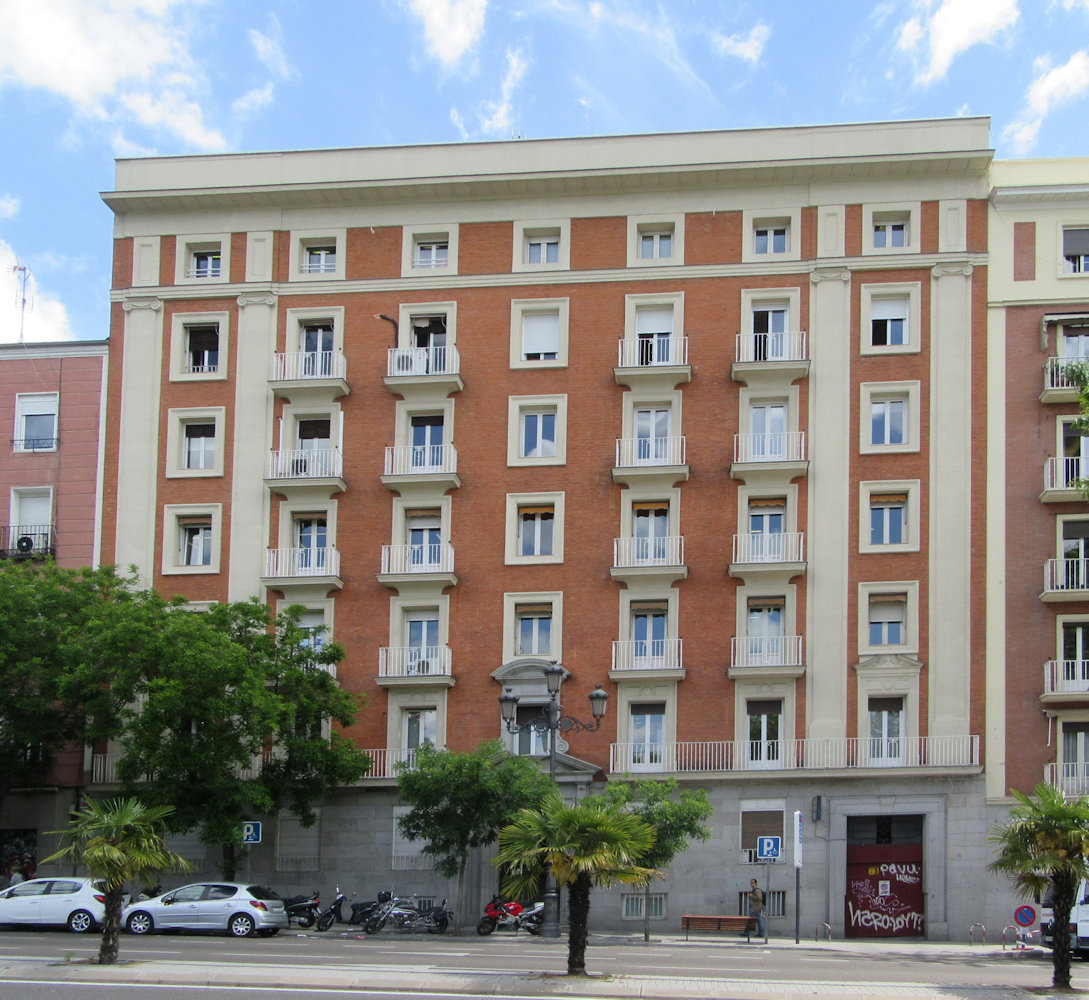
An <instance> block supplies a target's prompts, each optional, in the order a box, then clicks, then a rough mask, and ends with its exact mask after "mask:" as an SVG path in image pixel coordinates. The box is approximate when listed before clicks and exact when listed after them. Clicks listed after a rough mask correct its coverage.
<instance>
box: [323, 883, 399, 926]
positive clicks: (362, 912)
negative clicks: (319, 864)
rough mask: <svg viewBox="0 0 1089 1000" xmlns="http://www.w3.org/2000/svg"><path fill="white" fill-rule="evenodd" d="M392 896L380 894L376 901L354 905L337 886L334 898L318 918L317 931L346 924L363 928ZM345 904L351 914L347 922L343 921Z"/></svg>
mask: <svg viewBox="0 0 1089 1000" xmlns="http://www.w3.org/2000/svg"><path fill="white" fill-rule="evenodd" d="M392 896H393V894H392V893H389V892H380V893H379V894H378V898H377V899H367V900H363V901H361V902H358V903H355V902H352V899H351V897H350V896H347V895H345V894H344V893H343V892H341V891H340V886H337V893H336V898H335V899H334V900H333V901H332V903H330V904H329V906H327V907H326V908H325V910H324V911H322V914H321V916H319V917H318V920H317V929H318V930H319V931H327V930H329V928H330V927H332V926H333V924H348V925H349V926H355V927H364V926H365V925H366V923H367V921H368V920H369V919H370V917H371V915H372V914H373V913H374V911H375V909H376V908H377V907H378V906H380V905H382V904H384V903H386V902H388V901H389V900H390V899H391V898H392ZM345 903H349V904H350V905H351V912H350V913H349V914H348V918H347V920H345V919H344V904H345Z"/></svg>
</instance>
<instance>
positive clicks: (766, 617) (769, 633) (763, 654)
mask: <svg viewBox="0 0 1089 1000" xmlns="http://www.w3.org/2000/svg"><path fill="white" fill-rule="evenodd" d="M785 610H786V604H785V601H783V599H782V598H775V597H759V598H757V597H754V598H750V599H749V602H748V606H747V617H746V620H745V639H744V648H743V650H742V656H741V657H739V665H744V666H750V667H774V666H780V665H783V664H785V663H787V662H789V661H787V660H786V659H785V649H784V645H783V621H784V612H785Z"/></svg>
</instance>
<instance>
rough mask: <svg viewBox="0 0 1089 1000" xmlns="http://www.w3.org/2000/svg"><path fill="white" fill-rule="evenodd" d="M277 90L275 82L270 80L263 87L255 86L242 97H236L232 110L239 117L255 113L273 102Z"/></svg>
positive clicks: (232, 103)
mask: <svg viewBox="0 0 1089 1000" xmlns="http://www.w3.org/2000/svg"><path fill="white" fill-rule="evenodd" d="M275 90H276V86H275V84H273V82H272V81H271V80H269V82H268V83H266V84H265V85H264V86H263V87H255V88H254V89H253V90H250V91H248V92H247V93H245V94H243V95H242V96H241V97H236V98H235V99H234V100H233V101H232V102H231V111H233V112H234V113H235V114H236V115H238V116H239V117H245V116H247V115H252V114H255V113H256V112H258V111H260V110H261V109H262V108H266V107H268V106H269V105H270V104H271V103H272V96H273V93H274V92H275Z"/></svg>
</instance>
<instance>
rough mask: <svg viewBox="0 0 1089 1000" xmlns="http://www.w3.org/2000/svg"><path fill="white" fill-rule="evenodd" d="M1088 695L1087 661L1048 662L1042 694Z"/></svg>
mask: <svg viewBox="0 0 1089 1000" xmlns="http://www.w3.org/2000/svg"><path fill="white" fill-rule="evenodd" d="M1084 693H1089V660H1048V661H1047V663H1045V664H1044V694H1084Z"/></svg>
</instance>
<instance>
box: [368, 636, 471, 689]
mask: <svg viewBox="0 0 1089 1000" xmlns="http://www.w3.org/2000/svg"><path fill="white" fill-rule="evenodd" d="M378 684H379V686H380V687H394V686H400V685H413V686H415V685H427V686H430V687H435V686H437V685H438V686H442V687H452V686H453V684H454V678H453V676H452V674H451V670H450V647H449V646H383V647H381V648H380V649H379V650H378Z"/></svg>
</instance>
